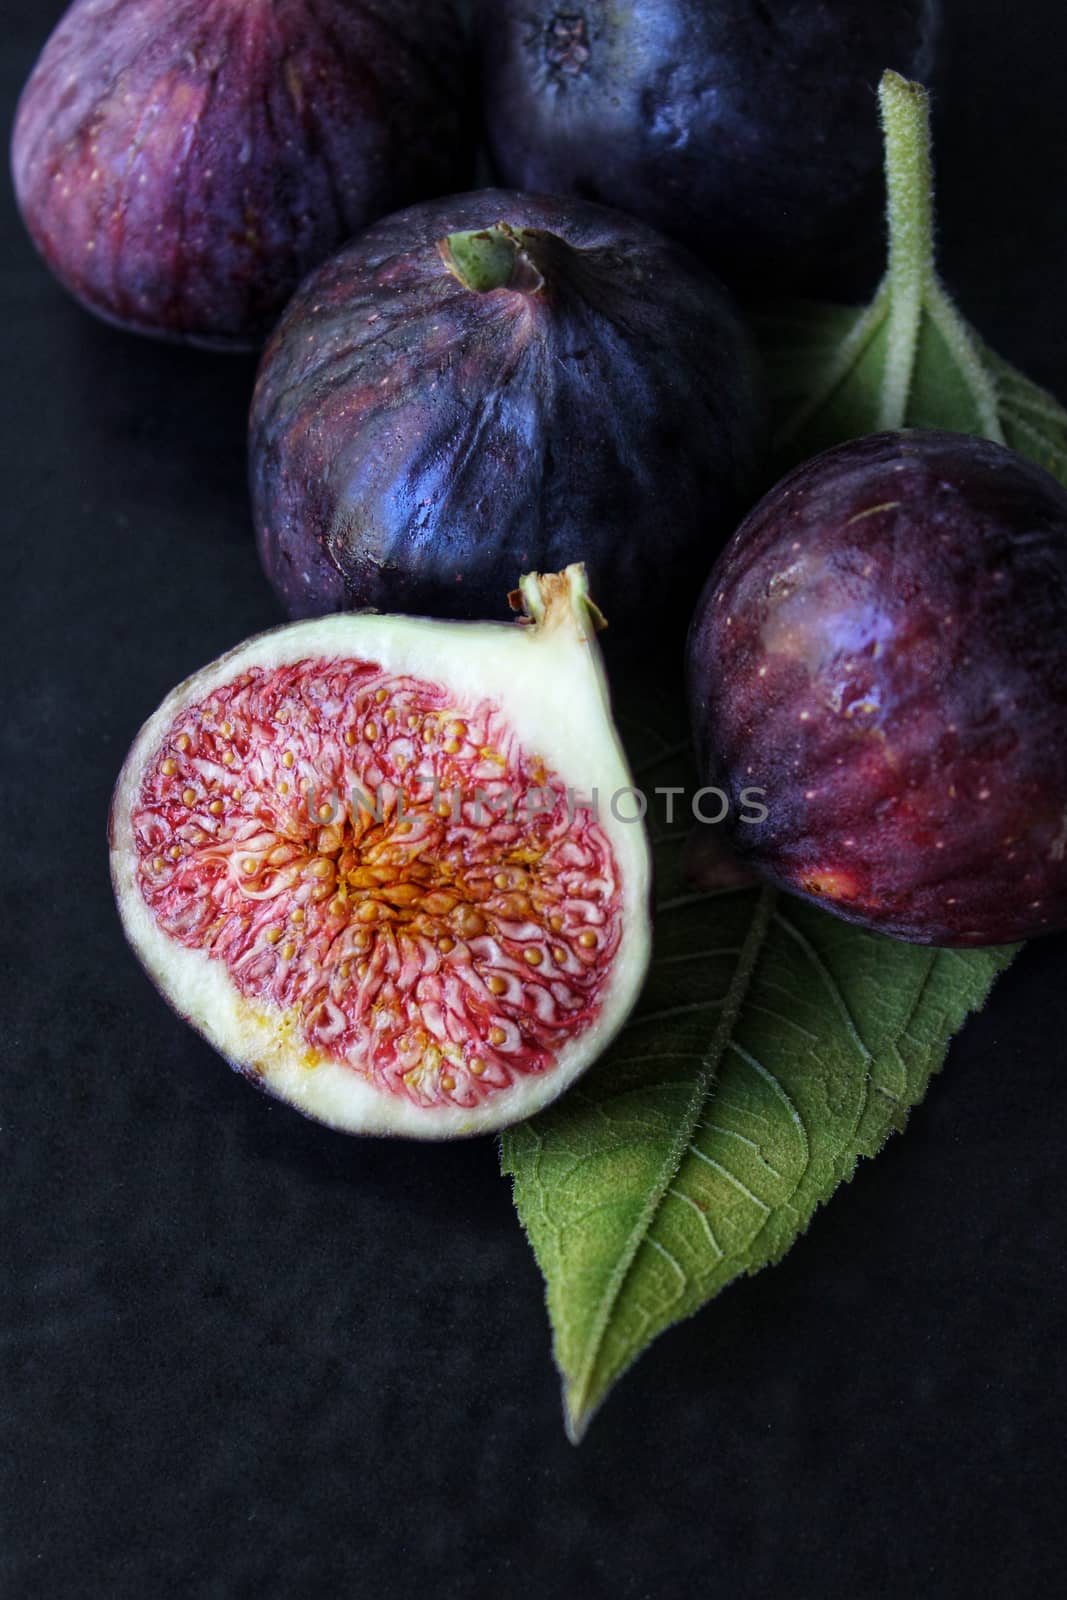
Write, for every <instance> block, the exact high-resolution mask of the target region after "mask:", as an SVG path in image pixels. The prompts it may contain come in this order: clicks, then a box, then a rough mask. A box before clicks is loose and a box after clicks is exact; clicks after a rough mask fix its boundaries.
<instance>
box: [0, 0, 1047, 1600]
mask: <svg viewBox="0 0 1067 1600" xmlns="http://www.w3.org/2000/svg"><path fill="white" fill-rule="evenodd" d="M59 9H60V8H59V6H58V5H57V4H55V3H54V0H49V3H47V4H44V3H42V0H34V3H32V4H31V3H30V0H17V3H12V4H9V5H8V7H7V9H6V12H5V19H6V27H5V40H4V46H3V52H2V68H0V70H2V80H3V93H4V98H5V102H6V104H7V105H8V106H10V105H12V104H13V101H14V96H15V94H16V92H17V89H18V87H19V85H20V83H21V81H22V79H23V78H24V76H25V74H26V73H27V72H28V70H29V67H30V65H31V62H32V59H33V56H34V54H35V52H36V50H37V49H38V48H39V46H40V43H41V42H42V41H43V38H44V36H45V33H46V30H47V27H48V26H49V25H50V23H51V22H52V20H53V19H54V18H55V16H56V15H58V12H59ZM1061 26H1062V25H1061V20H1060V17H1059V13H1058V10H1057V9H1056V8H1054V7H1053V6H1052V4H1051V3H1044V4H1041V5H1031V6H1019V5H1008V4H1007V3H1004V0H997V3H992V0H983V3H982V4H978V3H977V0H975V3H974V4H971V5H968V4H966V3H965V0H954V3H953V4H952V6H951V8H950V25H949V27H948V29H947V32H946V38H945V59H946V63H947V65H946V68H945V70H943V72H942V90H941V98H940V103H939V109H938V121H939V131H940V146H939V169H940V173H941V177H942V194H943V206H942V217H943V230H942V231H943V237H944V245H945V254H946V264H947V267H948V270H949V275H950V278H951V279H952V281H953V283H954V284H955V286H956V288H957V289H958V291H959V293H960V296H961V298H962V300H963V303H964V306H965V308H966V309H967V310H968V311H969V312H970V313H971V314H972V315H973V316H974V317H975V318H976V320H977V321H978V322H979V323H980V324H981V325H982V326H983V328H984V329H985V331H986V332H987V334H988V335H989V336H990V337H991V338H992V339H993V340H994V342H996V343H998V344H999V346H1000V347H1001V348H1002V349H1003V350H1004V352H1005V353H1006V354H1008V355H1009V356H1011V357H1013V358H1014V359H1016V360H1018V361H1020V362H1022V363H1023V364H1024V365H1025V366H1026V367H1027V368H1028V369H1029V370H1030V371H1031V373H1032V374H1033V375H1034V376H1036V377H1038V378H1040V379H1042V380H1044V381H1046V382H1048V383H1050V384H1053V385H1055V384H1057V383H1058V384H1059V387H1060V389H1061V391H1067V349H1065V344H1064V328H1065V319H1064V315H1063V309H1062V300H1061V294H1062V285H1063V283H1064V282H1065V281H1067V229H1065V212H1064V203H1063V198H1062V173H1063V166H1064V153H1065V137H1064V131H1063V120H1062V107H1063V102H1064V93H1065V89H1067V64H1065V62H1064V60H1063V53H1062V44H1061V40H1062V31H1061ZM2 229H3V233H2V238H3V296H4V316H3V321H2V324H0V336H2V339H3V364H2V373H3V381H2V388H0V406H2V424H0V438H2V440H3V446H4V455H5V467H4V478H3V496H2V505H3V518H4V537H3V544H2V556H0V560H2V590H0V592H2V593H3V596H4V599H5V602H6V605H5V618H6V623H7V626H6V631H5V633H4V637H3V642H2V652H3V686H4V700H3V722H2V741H3V756H2V768H0V770H2V773H3V782H4V809H3V815H4V819H5V824H6V826H5V839H4V845H3V849H2V853H0V859H2V866H3V873H4V885H3V902H2V904H3V916H2V919H0V939H2V948H0V983H2V985H3V995H4V1028H3V1034H2V1038H3V1052H4V1057H5V1060H4V1064H3V1071H2V1076H0V1084H2V1095H3V1102H4V1109H3V1118H2V1132H3V1141H4V1153H3V1160H4V1202H5V1215H4V1219H3V1236H2V1237H3V1244H2V1250H3V1257H4V1261H5V1278H4V1305H3V1311H4V1315H3V1333H2V1336H3V1348H4V1393H3V1402H2V1403H3V1413H4V1416H3V1423H4V1437H3V1439H2V1440H0V1453H2V1458H3V1472H4V1479H5V1486H4V1491H3V1493H4V1500H3V1509H2V1518H3V1527H2V1529H0V1587H2V1589H3V1592H4V1593H5V1594H10V1595H15V1596H19V1597H21V1596H31V1595H32V1596H36V1595H42V1596H44V1595H47V1596H60V1597H67V1596H82V1595H87V1596H107V1597H111V1596H116V1597H124V1596H127V1595H129V1596H168V1597H169V1596H172V1595H173V1596H182V1597H185V1596H219V1597H227V1600H228V1597H230V1596H245V1595H248V1596H253V1595H254V1596H257V1597H258V1596H304V1595H324V1596H335V1595H342V1594H343V1595H346V1596H358V1597H363V1596H375V1597H376V1596H380V1595H392V1594H396V1595H415V1594H419V1593H423V1592H425V1593H429V1594H433V1595H435V1596H441V1597H445V1600H451V1597H467V1596H481V1595H501V1596H520V1597H521V1596H527V1595H529V1596H535V1595H536V1596H538V1597H542V1596H552V1595H557V1594H564V1593H571V1592H576V1593H582V1594H585V1595H589V1596H591V1597H592V1596H602V1595H603V1596H612V1597H619V1600H646V1597H654V1600H660V1597H672V1600H673V1597H674V1596H688V1595H692V1594H697V1593H703V1592H708V1593H717V1594H720V1595H725V1596H727V1597H731V1600H732V1597H735V1596H748V1595H753V1596H755V1595H760V1596H764V1595H803V1596H807V1595H820V1596H822V1595H875V1594H889V1595H898V1594H899V1595H913V1594H916V1593H919V1594H927V1595H960V1596H964V1595H967V1596H973V1595H987V1594H988V1595H993V1594H996V1595H1005V1594H1007V1595H1027V1596H1030V1595H1042V1594H1045V1593H1047V1592H1050V1591H1051V1590H1052V1588H1053V1583H1054V1574H1055V1573H1056V1572H1057V1570H1058V1566H1059V1560H1058V1557H1059V1551H1060V1548H1061V1536H1062V1482H1061V1475H1060V1474H1061V1435H1062V1429H1063V1424H1064V1410H1065V1408H1064V1394H1063V1378H1062V1362H1061V1346H1062V1343H1063V1337H1064V1321H1065V1318H1064V1312H1065V1298H1067V1297H1065V1293H1064V1284H1065V1271H1064V1259H1065V1255H1067V1227H1065V1220H1064V1203H1063V1183H1062V1171H1063V1150H1064V1148H1065V1145H1067V1088H1065V1085H1064V1081H1063V1069H1064V1066H1065V1065H1067V1050H1065V1045H1064V1041H1065V1039H1067V986H1065V985H1064V983H1063V980H1062V969H1063V960H1064V955H1065V952H1067V941H1064V940H1063V939H1060V940H1056V941H1049V942H1046V943H1043V944H1041V945H1033V946H1031V947H1030V948H1029V950H1028V951H1027V952H1026V953H1025V955H1024V956H1023V957H1022V959H1021V960H1020V961H1019V963H1018V965H1017V966H1016V968H1015V969H1014V970H1013V971H1012V972H1011V973H1010V974H1009V975H1008V976H1007V977H1006V978H1005V980H1004V981H1003V983H1002V985H1001V986H1000V989H999V990H998V992H997V995H996V998H995V1001H994V1003H993V1004H992V1005H991V1007H990V1008H989V1010H988V1011H987V1012H986V1013H985V1014H984V1015H983V1016H981V1017H980V1018H978V1019H976V1020H974V1021H973V1022H972V1023H971V1024H970V1025H969V1026H968V1028H967V1030H966V1032H965V1034H964V1035H963V1036H962V1037H961V1038H960V1039H959V1040H958V1041H957V1043H956V1045H955V1047H954V1049H953V1051H952V1055H951V1059H950V1062H949V1065H948V1068H947V1069H946V1071H945V1073H944V1074H943V1075H942V1076H941V1078H940V1079H939V1080H938V1082H937V1083H936V1084H935V1086H934V1088H933V1089H932V1091H931V1093H930V1095H929V1097H928V1100H927V1102H926V1104H925V1105H924V1106H923V1107H922V1108H921V1109H920V1110H919V1111H918V1112H917V1113H916V1114H915V1116H914V1118H913V1122H912V1125H911V1127H910V1129H909V1131H908V1132H907V1134H906V1135H905V1136H904V1137H903V1138H898V1139H896V1140H895V1141H894V1142H893V1143H892V1144H891V1145H890V1147H889V1148H888V1149H887V1150H886V1151H885V1153H884V1154H883V1155H882V1156H881V1157H880V1159H879V1160H878V1161H877V1162H874V1163H868V1164H866V1165H865V1166H864V1167H863V1169H862V1171H861V1172H860V1174H859V1176H858V1178H857V1180H856V1181H855V1183H854V1184H853V1185H852V1187H851V1188H850V1189H848V1190H846V1191H845V1192H843V1193H842V1194H841V1195H839V1196H838V1198H837V1199H836V1200H835V1201H834V1203H833V1204H832V1205H831V1206H830V1207H829V1208H828V1209H827V1210H826V1211H825V1212H824V1213H823V1214H821V1215H820V1216H819V1217H818V1218H817V1220H816V1222H815V1224H814V1225H813V1227H812V1229H811V1231H810V1232H809V1234H808V1235H807V1236H806V1237H805V1238H804V1239H803V1240H802V1241H801V1242H800V1243H799V1244H798V1245H797V1246H796V1248H795V1249H794V1250H793V1251H792V1253H791V1254H790V1255H789V1256H788V1257H787V1258H786V1260H785V1261H784V1262H783V1263H782V1265H781V1266H779V1267H778V1268H776V1269H775V1270H774V1271H772V1272H768V1273H765V1274H763V1275H762V1276H760V1277H758V1278H756V1279H754V1280H751V1281H749V1282H746V1283H743V1284H740V1285H738V1286H735V1287H734V1288H732V1289H730V1290H729V1291H728V1292H727V1293H726V1294H725V1295H724V1296H723V1297H722V1298H721V1299H720V1300H719V1301H718V1302H717V1303H716V1304H715V1305H713V1306H712V1307H711V1308H710V1309H708V1310H706V1311H705V1312H704V1313H703V1314H702V1315H701V1316H700V1317H698V1318H697V1319H695V1320H694V1321H692V1322H690V1323H688V1324H686V1325H685V1326H684V1327H682V1328H681V1329H678V1330H675V1331H674V1332H673V1333H670V1334H668V1335H667V1336H666V1337H665V1338H663V1339H662V1340H661V1341H660V1342H659V1343H658V1344H657V1345H656V1346H655V1347H654V1348H653V1350H652V1351H651V1352H650V1353H649V1354H648V1355H647V1356H646V1357H645V1358H644V1359H643V1360H642V1361H641V1363H640V1364H639V1366H638V1367H637V1368H636V1369H635V1370H634V1372H632V1373H631V1375H630V1376H629V1378H628V1379H627V1380H626V1381H625V1382H624V1384H623V1385H622V1386H621V1387H620V1388H619V1389H618V1390H617V1391H616V1393H615V1394H614V1396H613V1397H612V1398H611V1399H610V1400H609V1402H608V1404H607V1406H606V1407H605V1409H604V1411H603V1412H602V1414H601V1415H600V1417H599V1418H598V1419H597V1421H596V1422H595V1423H594V1425H593V1428H592V1430H591V1432H590V1434H589V1436H588V1438H587V1440H586V1442H585V1444H584V1445H583V1446H582V1447H581V1449H580V1450H574V1449H572V1447H571V1446H570V1445H568V1444H567V1443H566V1442H565V1439H564V1436H563V1432H562V1428H561V1425H560V1415H559V1406H558V1395H557V1385H556V1379H555V1376H554V1373H553V1370H552V1367H551V1364H550V1359H549V1337H548V1327H547V1322H546V1318H545V1315H544V1309H543V1304H542V1288H541V1283H540V1279H539V1276H538V1273H537V1269H536V1267H535V1265H534V1262H533V1259H532V1256H531V1254H530V1252H529V1249H528V1247H527V1245H526V1243H525V1241H524V1239H523V1237H522V1235H521V1233H520V1232H519V1230H518V1227H517V1225H516V1223H515V1220H514V1217H513V1213H512V1210H511V1203H510V1197H509V1193H508V1188H507V1185H506V1184H505V1183H504V1182H503V1181H502V1180H501V1179H500V1178H499V1177H498V1176H497V1169H496V1157H495V1151H494V1147H493V1144H492V1143H491V1142H490V1141H488V1140H483V1141H478V1142H476V1143H472V1144H467V1145H462V1146H456V1147H450V1148H444V1149H438V1148H425V1147H421V1146H412V1145H404V1144H393V1145H383V1144H377V1143H370V1142H356V1141H347V1140H345V1139H344V1138H342V1137H340V1136H339V1135H335V1134H331V1133H329V1132H326V1131H325V1130H322V1129H319V1128H317V1127H314V1126H312V1125H310V1124H308V1123H305V1122H303V1121H302V1120H301V1119H300V1118H299V1117H298V1116H296V1115H295V1114H294V1113H292V1112H290V1111H288V1110H286V1109H284V1108H283V1107H281V1106H278V1105H275V1104H272V1103H270V1102H269V1101H267V1100H265V1099H262V1098H260V1097H259V1096H257V1095H256V1094H254V1093H253V1092H252V1091H251V1090H250V1089H249V1088H248V1087H247V1086H246V1085H244V1084H243V1083H241V1082H240V1081H239V1080H238V1079H237V1078H236V1077H235V1076H233V1075H232V1074H230V1073H229V1072H228V1071H227V1070H226V1068H225V1067H224V1066H223V1065H222V1063H221V1062H220V1061H219V1060H218V1059H217V1058H216V1057H215V1056H214V1055H213V1054H212V1053H211V1051H210V1050H209V1049H208V1048H207V1047H206V1046H205V1045H203V1044H202V1043H201V1042H200V1041H199V1040H198V1039H197V1038H196V1037H195V1036H194V1035H193V1034H192V1033H191V1032H190V1031H189V1030H187V1029H186V1028H185V1027H183V1026H182V1024H181V1023H179V1022H178V1021H177V1020H176V1019H175V1018H174V1017H172V1016H171V1015H170V1013H169V1012H168V1011H167V1010H166V1008H165V1007H164V1006H163V1004H162V1002H161V1001H160V1000H159V999H158V998H157V997H156V995H155V994H154V992H153V991H152V990H151V989H150V987H149V985H148V983H147V980H146V979H145V978H144V977H143V976H142V975H141V973H140V971H139V970H138V968H137V966H136V964H135V962H134V960H133V957H132V956H131V955H130V954H129V953H128V952H127V950H126V949H125V947H124V945H123V942H122V938H121V935H120V932H119V926H118V922H117V920H116V917H115V915H114V912H113V908H112V904H111V896H110V890H109V886H108V881H107V867H106V852H105V848H104V826H105V816H106V810H107V804H108V797H109V791H110V787H111V784H112V781H113V778H114V775H115V773H116V771H117V769H118V767H119V764H120V762H121V759H122V756H123V754H124V752H125V749H126V746H127V744H128V742H129V740H130V739H131V737H132V735H133V734H134V732H135V730H136V728H137V726H138V725H139V723H140V721H141V720H142V718H143V717H144V716H145V715H146V714H147V713H148V712H149V711H150V710H151V709H152V708H153V707H154V706H155V704H156V703H157V701H158V700H159V698H160V697H161V696H162V694H163V693H164V692H165V691H166V690H168V689H169V688H170V687H171V686H172V684H173V683H174V682H175V681H177V680H178V679H179V678H180V677H182V676H184V675H185V674H186V673H187V672H188V671H190V670H191V669H193V668H195V667H197V666H199V665H201V664H202V663H203V662H205V661H206V660H208V659H209V658H210V657H212V656H213V655H215V654H216V653H218V652H219V651H221V650H222V649H223V648H225V647H226V646H228V645H230V644H232V643H234V642H235V641H236V640H238V639H239V638H241V637H243V636H244V635H245V634H247V633H249V632H250V631H252V630H253V629H256V628H259V627H262V626H264V625H266V624H270V623H271V622H273V621H274V620H276V614H275V611H274V607H273V603H272V600H271V598H270V595H269V593H268V590H267V586H266V583H265V582H264V580H263V579H262V578H261V576H260V574H259V571H258V568H257V565H256V560H255V555H254V551H253V546H252V539H251V534H250V529H249V525H248V516H247V509H246V501H245V492H244V483H243V458H242V434H243V424H244V417H243V412H244V406H245V403H246V398H247V393H248V387H249V383H250V378H251V368H250V366H249V365H248V363H246V362H242V361H240V360H225V359H222V358H215V357H211V356H204V355H201V354H193V353H184V352H175V351H173V350H170V349H167V348H165V347H161V346H154V345H152V344H149V343H145V342H141V341H138V340H136V339H134V338H131V337H127V336H122V335H120V334H118V333H113V332H111V331H109V330H108V329H106V328H104V327H102V326H99V325H97V324H96V323H94V322H92V321H91V320H90V319H89V318H88V317H87V316H86V315H84V314H83V313H82V312H80V311H79V310H78V309H77V308H76V307H75V306H73V305H72V304H71V303H69V302H68V301H67V300H66V298H65V297H64V296H63V294H62V292H61V291H60V290H59V289H58V288H57V287H56V286H55V285H54V284H53V283H52V282H51V281H50V279H49V278H48V277H47V275H46V274H45V272H44V270H43V269H42V268H41V267H40V266H39V265H38V263H37V262H36V260H35V259H34V257H33V255H32V252H31V250H30V247H29V245H28V243H27V242H26V240H25V238H24V236H23V234H22V232H21V230H20V228H19V226H18V224H17V221H16V219H15V216H14V213H13V207H12V205H11V202H10V196H9V194H7V193H6V192H5V195H4V201H3V218H2Z"/></svg>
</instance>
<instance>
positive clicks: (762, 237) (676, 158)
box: [479, 0, 939, 298]
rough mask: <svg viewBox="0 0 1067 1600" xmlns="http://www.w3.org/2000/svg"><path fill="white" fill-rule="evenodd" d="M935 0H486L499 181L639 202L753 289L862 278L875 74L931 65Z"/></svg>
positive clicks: (489, 105) (874, 150)
mask: <svg viewBox="0 0 1067 1600" xmlns="http://www.w3.org/2000/svg"><path fill="white" fill-rule="evenodd" d="M938 10H939V6H938V4H937V0H715V3H714V4H709V3H708V0H632V3H631V4H626V5H622V4H620V3H619V0H568V3H567V4H562V3H560V0H482V4H481V9H480V13H479V40H480V45H481V50H482V60H483V75H484V84H485V91H484V92H485V101H486V119H487V124H488V129H489V139H490V146H491V150H492V154H493V159H494V164H495V166H496V169H497V175H498V177H499V179H500V181H501V182H503V183H510V184H513V185H515V187H516V188H523V189H533V190H549V191H551V192H553V193H556V194H565V193H566V194H579V195H582V196H584V197H585V198H586V199H588V200H597V201H601V202H602V203H603V204H605V205H612V206H618V207H619V208H620V209H621V210H624V211H631V212H633V213H634V214H635V215H636V216H639V217H643V218H644V219H645V221H647V222H651V223H653V224H654V225H655V226H657V227H659V228H662V229H663V231H664V232H666V233H669V234H672V235H673V236H674V237H676V238H679V239H681V240H682V241H683V242H684V243H686V244H688V245H690V246H691V247H692V248H693V249H695V250H696V251H698V252H699V253H700V254H701V255H702V256H704V258H705V259H706V260H707V261H708V262H709V263H710V264H711V266H712V267H714V269H715V271H716V272H718V273H720V274H721V276H722V277H724V278H725V279H726V281H727V282H728V283H729V284H730V285H731V286H732V287H733V288H735V289H736V290H738V292H740V293H742V294H743V295H748V294H749V293H756V292H759V291H760V290H762V289H764V288H767V287H769V288H770V289H771V290H772V291H773V292H774V293H775V294H777V295H779V296H780V295H781V294H782V293H783V292H792V293H796V294H799V293H811V294H821V295H824V296H827V297H830V298H832V297H833V296H834V295H837V296H839V297H841V296H846V295H848V294H851V293H860V292H865V291H866V289H867V288H868V279H869V278H873V276H875V275H876V274H877V271H878V266H879V263H880V261H881V259H882V230H881V228H880V226H879V220H880V214H881V209H882V205H883V188H882V181H881V166H882V150H881V140H880V138H879V129H878V110H877V101H876V98H875V86H876V85H877V83H878V79H879V78H880V76H881V74H882V71H883V69H884V68H886V67H895V68H896V69H897V70H898V71H899V72H901V73H903V74H904V75H905V76H906V77H909V78H923V77H925V76H926V75H927V72H928V70H929V67H930V64H931V60H932V53H933V39H934V32H935V26H934V23H935V19H936V15H937V12H938Z"/></svg>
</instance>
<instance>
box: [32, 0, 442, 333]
mask: <svg viewBox="0 0 1067 1600" xmlns="http://www.w3.org/2000/svg"><path fill="white" fill-rule="evenodd" d="M465 81H466V53H465V46H464V43H463V38H462V31H461V29H460V26H459V23H458V20H457V16H456V12H455V10H454V7H453V5H452V0H432V3H431V0H393V3H392V4H391V5H388V6H387V5H386V4H384V0H316V3H315V4H314V5H312V4H309V3H308V0H167V3H164V0H76V3H75V4H74V5H72V6H71V8H70V10H69V11H68V12H67V13H66V15H65V16H64V17H63V19H62V20H61V21H60V23H59V25H58V27H57V28H56V29H55V31H54V33H53V34H52V35H51V37H50V39H49V40H48V42H47V44H46V45H45V48H44V50H43V52H42V54H41V56H40V59H39V60H38V62H37V64H36V66H35V67H34V70H33V72H32V74H31V76H30V78H29V81H28V82H27V84H26V87H25V89H24V91H23V94H22V98H21V100H20V103H19V108H18V113H17V117H16V122H15V131H14V137H13V141H12V169H13V174H14V179H15V189H16V194H17V197H18V202H19V206H20V209H21V211H22V215H23V218H24V220H25V223H26V226H27V228H28V230H29V232H30V235H31V237H32V238H33V241H34V243H35V244H36V246H37V248H38V250H39V251H40V253H41V255H42V256H43V257H44V259H45V261H46V262H47V263H48V265H49V267H50V268H51V269H52V271H53V272H54V273H55V275H56V277H57V278H59V280H60V281H61V282H62V283H63V284H64V285H65V286H66V287H67V288H68V289H69V290H70V291H71V293H72V294H74V295H75V296H76V297H77V298H78V299H79V300H80V301H81V302H82V303H83V304H84V305H85V306H87V307H88V308H89V309H90V310H91V311H94V312H96V313H97V315H99V316H101V317H103V318H104V319H105V320H107V321H110V322H113V323H117V324H118V325H120V326H122V327H126V328H130V329H133V330H136V331H138V332H141V333H147V334H151V335H154V336H157V337H161V338H170V339H175V340H181V341H186V342H189V343H195V344H202V345H209V346H217V347H222V348H226V347H232V348H255V347H256V346H258V345H259V344H260V343H261V342H262V340H263V338H264V337H265V336H266V334H267V332H268V331H269V329H270V327H271V326H272V324H273V322H274V321H275V319H276V317H277V315H278V313H279V312H280V311H281V309H282V307H283V306H284V305H285V302H286V301H287V299H288V298H289V296H290V294H291V293H292V292H293V290H294V289H295V288H296V286H297V284H298V283H299V282H300V279H301V278H302V277H304V275H305V274H306V273H307V272H308V271H309V270H310V269H311V268H312V267H314V266H317V265H318V263H319V262H320V261H322V260H324V259H325V258H326V256H328V255H329V254H330V252H331V251H332V250H334V249H336V248H337V246H338V245H339V244H340V243H342V242H343V240H344V239H346V238H347V237H348V236H349V235H350V234H351V233H353V232H354V231H355V230H356V229H357V228H360V227H362V226H364V225H365V224H366V223H367V222H369V221H370V220H372V219H373V218H374V217H378V216H381V215H383V214H384V213H385V212H387V211H392V210H394V209H395V208H396V207H397V206H400V205H406V204H409V203H410V202H411V201H413V200H416V199H419V198H420V197H422V196H426V195H432V194H440V193H442V192H444V191H447V190H450V189H454V188H456V187H457V186H459V185H461V184H462V183H464V182H465V181H467V178H468V176H469V172H470V170H471V166H472V163H473V152H472V144H471V138H470V130H469V128H468V127H467V123H466V118H465V114H464V112H463V109H462V107H463V102H464V98H465V89H464V85H465Z"/></svg>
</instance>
